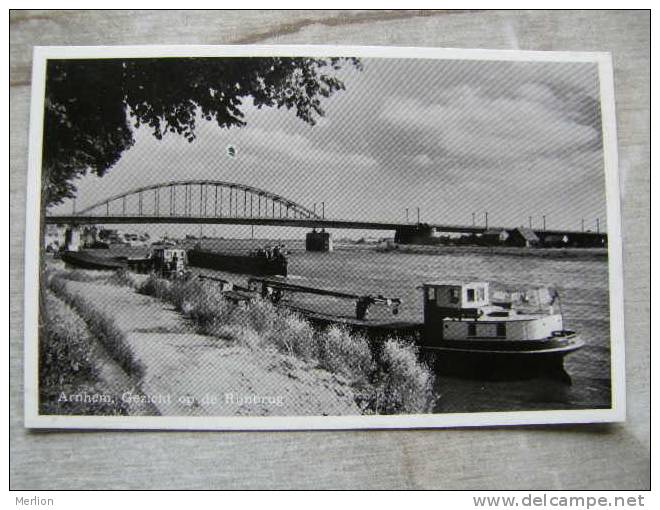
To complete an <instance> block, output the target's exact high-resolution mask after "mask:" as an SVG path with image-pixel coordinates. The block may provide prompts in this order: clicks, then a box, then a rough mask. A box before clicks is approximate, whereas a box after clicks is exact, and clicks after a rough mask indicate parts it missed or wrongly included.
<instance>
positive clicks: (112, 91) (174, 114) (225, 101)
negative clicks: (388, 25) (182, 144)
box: [43, 57, 361, 205]
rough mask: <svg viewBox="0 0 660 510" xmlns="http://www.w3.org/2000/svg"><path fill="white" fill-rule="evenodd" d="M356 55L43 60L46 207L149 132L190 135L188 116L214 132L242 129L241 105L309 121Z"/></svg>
mask: <svg viewBox="0 0 660 510" xmlns="http://www.w3.org/2000/svg"><path fill="white" fill-rule="evenodd" d="M347 63H348V64H349V65H352V66H354V67H355V68H357V69H361V63H360V61H359V60H358V59H355V58H350V59H340V58H328V59H317V58H306V57H295V58H282V57H268V58H263V57H258V58H257V57H255V58H176V59H174V58H169V59H165V58H159V59H131V60H124V59H112V60H51V61H49V62H48V70H47V81H46V107H45V119H44V145H43V173H44V195H45V196H44V201H45V204H46V205H54V204H58V203H61V202H62V201H63V199H65V198H71V197H73V196H75V192H76V187H75V184H74V181H75V179H76V178H77V177H79V176H82V175H85V174H86V173H87V172H88V171H91V172H93V173H95V174H96V175H98V176H103V175H104V174H105V173H106V172H107V171H108V170H109V169H110V168H111V167H112V166H113V165H114V164H115V163H117V161H119V159H120V157H121V155H122V154H123V152H124V151H125V150H126V149H128V148H130V147H131V146H132V145H133V143H134V138H133V129H132V126H131V122H133V123H134V127H136V128H137V127H139V126H142V125H144V126H149V127H150V128H151V130H152V132H153V134H154V136H155V137H156V138H158V139H161V138H162V137H163V136H164V135H165V134H166V133H167V132H171V133H176V134H179V135H182V136H184V137H185V138H186V139H187V140H188V141H191V142H192V141H193V140H194V139H195V128H196V126H195V119H196V118H197V116H198V114H199V113H201V115H202V116H203V118H205V119H206V120H208V121H213V120H215V122H216V123H217V124H218V126H219V127H221V128H229V127H233V126H236V127H239V126H243V125H245V121H244V120H243V119H244V114H243V111H242V109H241V108H242V106H243V100H244V99H245V98H246V97H248V96H249V97H251V98H252V101H253V104H254V105H255V106H256V107H257V108H263V107H275V108H286V109H289V110H293V111H294V112H295V114H296V116H297V117H299V118H300V119H301V120H303V121H304V122H306V123H308V124H310V125H314V124H315V122H316V121H315V119H316V118H317V117H319V116H323V115H324V113H325V112H324V111H323V108H322V104H321V103H322V99H323V98H327V97H329V96H331V95H332V94H333V93H335V92H337V91H340V90H344V88H345V87H344V83H343V82H342V81H341V80H340V79H339V78H338V77H337V75H336V74H337V71H338V70H339V69H341V68H342V67H343V66H344V65H346V64H347Z"/></svg>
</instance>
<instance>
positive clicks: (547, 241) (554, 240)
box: [543, 234, 568, 248]
mask: <svg viewBox="0 0 660 510" xmlns="http://www.w3.org/2000/svg"><path fill="white" fill-rule="evenodd" d="M567 244H568V236H567V235H560V234H550V235H547V236H545V237H544V238H543V246H548V247H551V248H563V247H564V246H566V245H567Z"/></svg>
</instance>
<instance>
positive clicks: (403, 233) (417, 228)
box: [394, 223, 435, 244]
mask: <svg viewBox="0 0 660 510" xmlns="http://www.w3.org/2000/svg"><path fill="white" fill-rule="evenodd" d="M434 234H435V228H433V227H431V226H430V225H427V224H425V223H418V224H416V225H404V226H400V227H397V228H396V230H395V231H394V242H395V243H397V244H433V237H434Z"/></svg>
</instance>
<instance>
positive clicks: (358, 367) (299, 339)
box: [137, 276, 435, 414]
mask: <svg viewBox="0 0 660 510" xmlns="http://www.w3.org/2000/svg"><path fill="white" fill-rule="evenodd" d="M137 289H138V292H140V293H142V294H146V295H149V296H154V297H157V298H159V299H162V300H165V301H167V302H169V303H171V304H172V305H173V306H174V307H175V308H176V309H177V310H179V311H180V312H182V313H183V314H185V315H186V316H187V317H189V318H190V319H192V320H193V321H194V323H195V324H196V326H197V328H198V330H199V332H200V333H202V334H206V335H211V336H215V337H218V338H226V339H231V340H234V341H236V342H239V343H241V344H243V345H246V346H248V347H249V348H251V349H255V350H256V349H259V348H263V347H269V346H272V347H275V348H276V349H277V350H278V351H279V352H281V353H283V354H286V355H289V356H295V357H297V358H300V359H303V360H305V361H307V362H310V363H313V364H315V365H316V366H318V367H320V368H323V369H326V370H328V371H330V372H333V373H338V374H341V375H342V376H343V377H345V378H346V379H347V380H348V381H349V383H350V385H351V387H352V388H353V390H354V392H355V395H356V399H355V400H356V402H357V404H358V405H359V406H360V408H361V410H362V412H363V413H365V414H400V413H401V414H402V413H428V412H432V410H433V406H434V404H435V397H434V396H433V383H434V376H433V374H432V372H431V371H430V370H429V369H428V367H426V366H425V365H424V364H423V363H421V362H420V361H419V359H418V356H417V354H418V353H417V348H416V346H414V345H413V344H411V343H410V342H404V341H401V340H399V339H396V338H390V339H387V340H385V341H384V342H382V343H379V344H377V345H376V344H370V342H369V341H368V340H367V339H366V338H365V337H364V336H362V335H359V334H355V333H351V332H349V331H348V330H347V329H345V328H341V327H338V326H333V327H330V328H328V329H326V330H316V329H315V328H313V327H312V326H311V324H310V323H309V322H308V321H306V320H304V319H303V318H301V317H300V316H299V315H297V314H295V313H293V312H291V311H288V310H286V309H284V308H281V307H276V306H274V305H273V304H272V303H270V302H269V301H266V300H257V301H255V302H254V303H252V304H250V305H247V306H239V305H235V304H232V303H231V302H230V301H228V300H226V299H224V298H223V297H222V294H221V293H220V292H219V291H218V290H217V288H216V286H215V285H213V284H212V283H210V282H203V281H200V280H174V281H168V280H164V279H161V278H157V277H155V276H150V277H149V278H147V279H146V280H145V281H143V282H142V283H141V284H140V285H138V287H137Z"/></svg>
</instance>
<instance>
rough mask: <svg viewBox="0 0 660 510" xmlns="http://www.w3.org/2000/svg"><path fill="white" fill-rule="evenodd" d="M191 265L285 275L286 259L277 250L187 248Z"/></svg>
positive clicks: (241, 271)
mask: <svg viewBox="0 0 660 510" xmlns="http://www.w3.org/2000/svg"><path fill="white" fill-rule="evenodd" d="M188 263H189V264H190V265H191V266H195V267H201V268H205V269H215V270H217V271H227V272H230V273H241V274H251V275H264V276H265V275H280V276H287V266H288V261H287V258H286V256H285V255H284V254H283V253H282V252H281V251H280V250H279V249H277V250H272V251H270V250H268V251H267V250H257V251H255V252H251V253H247V254H227V253H217V252H213V251H206V250H202V249H201V248H198V247H195V248H192V249H190V250H188Z"/></svg>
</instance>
